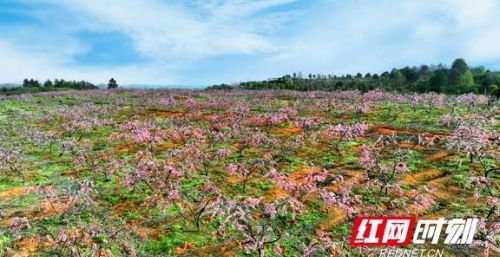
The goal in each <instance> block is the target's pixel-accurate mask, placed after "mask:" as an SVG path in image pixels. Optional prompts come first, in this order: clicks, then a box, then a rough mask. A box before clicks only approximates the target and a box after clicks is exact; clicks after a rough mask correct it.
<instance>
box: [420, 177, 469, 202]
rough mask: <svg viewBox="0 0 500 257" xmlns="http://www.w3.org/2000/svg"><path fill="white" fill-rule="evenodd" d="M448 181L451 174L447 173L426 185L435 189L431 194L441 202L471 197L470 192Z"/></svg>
mask: <svg viewBox="0 0 500 257" xmlns="http://www.w3.org/2000/svg"><path fill="white" fill-rule="evenodd" d="M450 181H451V176H450V175H448V176H445V177H442V178H437V179H434V180H431V181H429V182H428V183H427V186H428V187H429V188H431V189H437V190H436V192H434V193H433V195H434V196H436V199H438V200H440V201H443V202H448V201H450V200H455V199H457V198H463V197H471V192H469V191H466V190H464V189H463V188H460V187H457V186H455V185H453V184H452V183H450Z"/></svg>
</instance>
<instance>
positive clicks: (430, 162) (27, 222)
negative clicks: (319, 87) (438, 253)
mask: <svg viewBox="0 0 500 257" xmlns="http://www.w3.org/2000/svg"><path fill="white" fill-rule="evenodd" d="M488 100H490V101H488ZM498 115H499V109H498V101H491V99H487V98H486V97H483V96H476V95H463V96H453V97H451V96H443V95H437V94H422V95H397V94H391V93H382V92H373V91H371V92H368V93H365V94H361V93H359V92H312V93H299V92H291V91H228V92H223V91H213V92H212V91H188V90H95V91H68V92H52V93H41V94H35V95H20V96H13V97H4V98H0V139H1V140H0V147H1V148H0V256H378V251H379V249H377V248H354V247H350V246H349V245H348V244H347V242H348V240H349V238H350V236H351V233H352V226H353V219H354V218H355V217H356V216H360V215H362V216H387V215H390V216H401V215H403V216H417V217H419V218H440V217H444V218H448V219H449V218H470V217H477V218H480V219H481V222H480V226H479V229H478V231H477V233H476V236H475V241H474V244H473V246H463V245H437V246H435V247H436V248H439V249H444V250H445V253H446V256H457V257H458V256H483V254H485V253H488V252H489V256H498V255H497V254H499V252H498V248H497V247H498V244H499V242H500V239H499V234H498V232H499V230H500V228H499V227H500V225H499V223H498V218H499V216H498V215H499V211H498V208H497V206H498V204H499V202H500V201H499V198H498V189H499V178H500V175H499V172H498V164H499V149H498V145H499V133H498V131H499V128H500V126H499V124H498ZM495 245H496V246H495Z"/></svg>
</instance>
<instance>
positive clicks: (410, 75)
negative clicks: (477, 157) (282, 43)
mask: <svg viewBox="0 0 500 257" xmlns="http://www.w3.org/2000/svg"><path fill="white" fill-rule="evenodd" d="M499 86H500V72H494V71H490V70H486V69H485V68H484V67H482V66H478V67H469V65H468V64H467V63H466V61H465V60H464V59H463V58H458V59H456V60H455V61H453V63H452V65H451V67H447V66H446V65H443V64H439V65H430V66H429V65H421V66H419V67H416V66H414V67H409V66H406V67H404V68H401V69H396V68H394V69H392V70H391V71H386V72H383V73H381V74H376V73H374V74H372V73H366V74H365V75H363V74H361V73H357V74H356V75H352V74H346V75H342V76H337V75H322V74H309V75H308V76H306V77H304V76H302V74H301V73H300V72H299V73H293V74H292V75H285V76H283V77H280V78H275V79H268V80H265V81H247V82H241V83H238V84H235V85H228V84H221V85H214V86H211V87H209V88H208V89H234V88H241V89H248V90H254V89H287V90H300V91H313V90H326V91H334V90H360V91H363V92H366V91H369V90H375V89H378V90H384V91H396V92H401V93H407V92H418V93H423V92H436V93H446V94H463V93H486V94H492V95H496V96H500V88H499Z"/></svg>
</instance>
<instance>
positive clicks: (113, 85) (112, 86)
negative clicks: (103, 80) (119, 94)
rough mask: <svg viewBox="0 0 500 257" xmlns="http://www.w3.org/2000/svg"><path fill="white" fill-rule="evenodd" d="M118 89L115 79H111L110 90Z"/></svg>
mask: <svg viewBox="0 0 500 257" xmlns="http://www.w3.org/2000/svg"><path fill="white" fill-rule="evenodd" d="M112 88H118V84H117V83H116V80H115V79H114V78H111V79H110V80H109V82H108V89H112Z"/></svg>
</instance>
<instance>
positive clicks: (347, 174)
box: [326, 170, 365, 191]
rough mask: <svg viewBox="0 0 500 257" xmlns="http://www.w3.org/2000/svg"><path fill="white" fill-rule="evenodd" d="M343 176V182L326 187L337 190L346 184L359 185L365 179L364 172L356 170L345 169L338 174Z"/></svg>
mask: <svg viewBox="0 0 500 257" xmlns="http://www.w3.org/2000/svg"><path fill="white" fill-rule="evenodd" d="M340 175H342V176H344V179H345V180H344V181H343V182H338V183H335V184H333V185H329V186H327V187H326V188H327V189H330V190H334V191H339V190H340V189H341V188H343V187H346V186H355V185H360V184H361V182H362V181H363V180H365V172H363V171H357V170H345V171H343V172H342V174H340Z"/></svg>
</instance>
